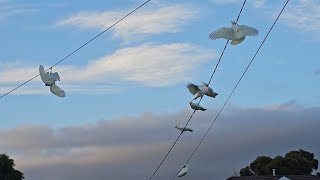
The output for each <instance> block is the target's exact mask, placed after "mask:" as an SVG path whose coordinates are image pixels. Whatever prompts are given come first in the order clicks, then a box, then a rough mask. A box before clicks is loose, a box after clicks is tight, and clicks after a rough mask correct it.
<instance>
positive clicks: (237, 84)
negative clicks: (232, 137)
mask: <svg viewBox="0 0 320 180" xmlns="http://www.w3.org/2000/svg"><path fill="white" fill-rule="evenodd" d="M289 1H290V0H287V2H286V3H285V4H284V6H283V8H282V9H281V11H280V13H279V14H278V16H277V18H276V20H275V21H274V22H273V24H272V26H271V28H270V29H269V31H268V33H267V35H266V36H265V38H264V39H263V41H262V42H261V44H260V46H259V48H258V49H257V51H256V52H255V54H254V55H253V57H252V59H251V61H250V63H249V64H248V66H247V67H246V69H245V70H244V72H243V73H242V75H241V77H240V79H239V80H238V82H237V83H236V85H235V87H234V88H233V90H232V91H231V93H230V95H229V96H228V98H227V100H226V101H225V103H224V104H223V106H222V107H221V109H220V110H219V112H218V114H217V115H216V117H215V118H214V120H213V122H212V123H211V125H210V127H209V128H208V130H207V131H206V133H205V134H204V136H203V137H202V138H201V140H200V142H199V144H198V145H197V146H196V148H195V149H194V151H193V152H192V153H191V155H190V157H189V158H188V160H187V161H186V164H187V163H189V161H190V160H191V158H192V157H193V156H194V154H195V152H196V151H197V150H198V148H199V146H200V145H201V143H202V142H203V140H204V139H205V137H206V136H207V135H208V133H209V131H210V130H211V128H212V127H213V125H214V123H215V122H216V121H217V119H218V117H219V116H220V114H221V112H222V111H223V109H224V108H225V106H226V104H227V103H228V101H229V100H230V98H231V96H232V95H233V93H234V92H235V90H236V89H237V87H238V86H239V84H240V82H241V80H242V79H243V77H244V75H245V74H246V72H247V71H248V69H249V67H250V66H251V64H252V62H253V61H254V59H255V57H256V56H257V54H258V52H259V51H260V49H261V47H262V45H263V44H264V42H265V41H266V39H267V38H268V36H269V34H270V32H271V30H272V29H273V27H274V25H275V24H276V23H277V21H278V19H279V17H280V16H281V14H282V12H283V11H284V9H285V8H286V6H287V4H288V3H289ZM175 177H176V175H175V176H173V177H172V179H171V180H173V179H174V178H175Z"/></svg>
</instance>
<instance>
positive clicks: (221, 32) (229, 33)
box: [209, 27, 234, 40]
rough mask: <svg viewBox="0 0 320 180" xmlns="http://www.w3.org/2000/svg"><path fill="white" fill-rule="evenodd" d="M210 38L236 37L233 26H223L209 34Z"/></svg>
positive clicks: (230, 38)
mask: <svg viewBox="0 0 320 180" xmlns="http://www.w3.org/2000/svg"><path fill="white" fill-rule="evenodd" d="M209 38H210V39H212V40H214V39H219V38H224V39H229V40H232V39H234V36H233V30H232V29H231V28H226V27H223V28H220V29H218V30H216V31H213V32H212V33H211V34H210V35H209Z"/></svg>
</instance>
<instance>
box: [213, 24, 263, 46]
mask: <svg viewBox="0 0 320 180" xmlns="http://www.w3.org/2000/svg"><path fill="white" fill-rule="evenodd" d="M231 24H232V26H231V27H223V28H220V29H218V30H216V31H213V32H212V33H211V34H210V35H209V37H210V39H219V38H223V39H228V40H231V44H232V45H237V44H239V43H241V42H242V41H243V40H244V39H245V38H246V36H256V35H258V34H259V31H258V30H257V29H255V28H252V27H249V26H246V25H241V26H239V25H238V24H237V23H236V22H234V21H231Z"/></svg>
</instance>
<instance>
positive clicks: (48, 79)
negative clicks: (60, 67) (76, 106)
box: [39, 65, 66, 97]
mask: <svg viewBox="0 0 320 180" xmlns="http://www.w3.org/2000/svg"><path fill="white" fill-rule="evenodd" d="M39 73H40V77H41V80H42V81H43V82H44V83H45V85H46V86H50V91H51V92H52V93H53V94H55V95H56V96H59V97H65V96H66V93H65V92H64V90H62V89H61V88H59V87H58V86H57V85H56V84H55V82H56V81H60V77H59V74H58V73H57V72H54V73H52V72H45V71H44V67H43V66H42V65H40V67H39Z"/></svg>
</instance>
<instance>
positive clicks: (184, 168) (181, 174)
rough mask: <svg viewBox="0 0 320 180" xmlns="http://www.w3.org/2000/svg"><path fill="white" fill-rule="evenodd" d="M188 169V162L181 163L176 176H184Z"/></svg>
mask: <svg viewBox="0 0 320 180" xmlns="http://www.w3.org/2000/svg"><path fill="white" fill-rule="evenodd" d="M188 171H189V165H188V164H185V165H183V167H182V169H181V171H180V172H179V173H178V175H177V177H182V176H185V175H186V174H187V173H188Z"/></svg>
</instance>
